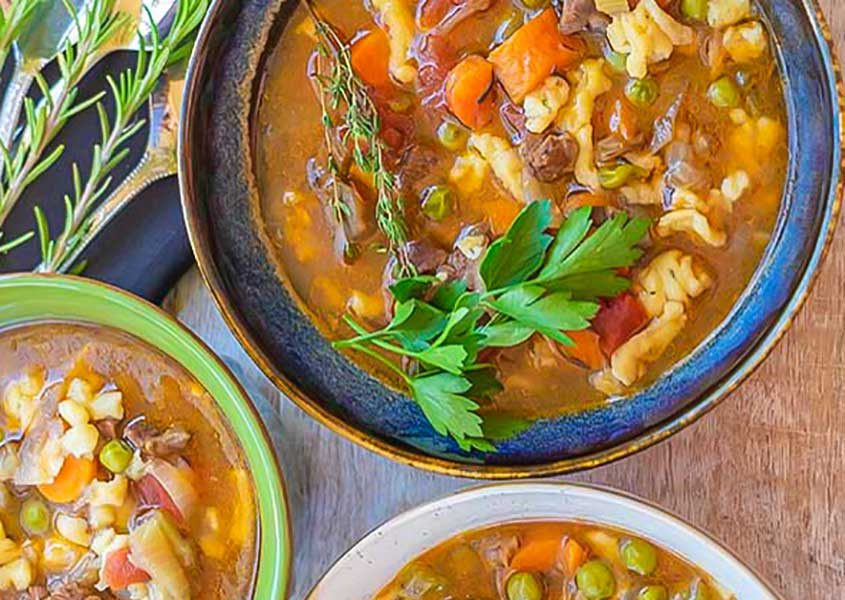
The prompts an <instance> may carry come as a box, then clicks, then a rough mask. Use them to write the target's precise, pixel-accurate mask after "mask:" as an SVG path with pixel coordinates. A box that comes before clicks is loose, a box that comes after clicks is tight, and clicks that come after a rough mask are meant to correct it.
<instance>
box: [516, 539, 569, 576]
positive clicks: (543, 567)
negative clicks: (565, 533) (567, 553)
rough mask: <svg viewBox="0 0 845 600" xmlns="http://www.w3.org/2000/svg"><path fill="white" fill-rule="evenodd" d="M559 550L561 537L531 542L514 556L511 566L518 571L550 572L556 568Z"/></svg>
mask: <svg viewBox="0 0 845 600" xmlns="http://www.w3.org/2000/svg"><path fill="white" fill-rule="evenodd" d="M559 550H560V537H559V536H554V537H543V538H538V539H535V540H530V541H529V542H528V543H527V544H525V545H524V546H523V547H522V548H520V549H519V552H517V553H516V554H515V555H514V557H513V560H512V561H511V565H510V566H511V567H512V568H513V569H516V570H517V571H549V570H551V569H552V568H553V567H554V566H555V562H556V561H557V553H558V551H559Z"/></svg>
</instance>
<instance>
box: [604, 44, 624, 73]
mask: <svg viewBox="0 0 845 600" xmlns="http://www.w3.org/2000/svg"><path fill="white" fill-rule="evenodd" d="M604 58H605V60H606V61H607V64H609V65H610V68H611V69H613V70H614V71H616V72H617V73H627V72H628V55H627V54H622V53H621V52H617V51H616V50H614V49H613V48H611V47H610V46H605V48H604Z"/></svg>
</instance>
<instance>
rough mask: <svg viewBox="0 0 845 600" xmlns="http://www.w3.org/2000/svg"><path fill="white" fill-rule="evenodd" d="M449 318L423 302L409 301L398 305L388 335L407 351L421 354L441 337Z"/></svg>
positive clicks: (387, 330) (388, 327) (388, 328)
mask: <svg viewBox="0 0 845 600" xmlns="http://www.w3.org/2000/svg"><path fill="white" fill-rule="evenodd" d="M448 320H449V317H448V316H447V315H446V313H444V312H443V311H440V310H437V309H436V308H434V307H433V306H431V305H430V304H426V303H425V302H422V301H421V300H408V301H407V302H403V303H401V304H398V305H396V312H395V314H394V316H393V320H392V321H391V322H390V325H388V326H387V329H386V331H385V333H386V334H388V335H391V336H394V337H396V338H397V339H398V340H399V342H400V343H401V344H402V346H404V347H405V348H406V349H407V350H412V351H414V352H419V351H421V350H424V349H425V348H427V347H428V342H429V341H431V340H432V339H434V338H435V337H437V336H438V335H440V333H441V332H442V331H443V328H444V327H446V323H447V322H448Z"/></svg>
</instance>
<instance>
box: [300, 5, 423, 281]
mask: <svg viewBox="0 0 845 600" xmlns="http://www.w3.org/2000/svg"><path fill="white" fill-rule="evenodd" d="M306 6H307V7H308V10H309V12H310V14H311V17H312V19H313V20H314V23H315V26H316V30H317V34H318V35H319V37H320V45H319V46H318V61H322V60H327V61H329V62H330V73H329V74H328V75H327V74H326V73H324V72H322V69H321V66H322V65H321V64H320V63H318V68H317V73H315V74H314V78H315V81H316V82H317V85H318V87H319V95H320V104H321V108H322V125H323V129H324V137H325V145H326V151H327V153H328V168H329V171H330V172H331V173H332V176H333V179H334V182H335V187H334V190H333V194H332V210H333V212H334V215H335V217H336V218H337V220H338V222H339V223H342V222H343V219H344V218H346V214H347V213H348V207H346V206H345V205H343V203H342V202H341V199H340V194H339V192H338V189H337V183H336V182H337V178H338V177H340V176H341V175H342V174H341V165H342V164H343V163H344V162H345V161H344V160H343V157H341V156H338V150H337V148H336V147H335V144H334V143H333V141H332V135H333V134H332V129H333V128H337V129H338V130H342V131H343V135H342V137H341V145H342V146H343V147H344V148H346V147H348V146H349V145H351V146H352V159H353V160H354V161H355V164H356V165H357V166H358V168H359V169H361V170H362V171H363V172H364V173H368V174H370V175H372V177H373V185H374V187H375V190H376V194H377V201H376V222H377V224H378V227H379V229H380V230H381V231H382V233H384V236H385V238H387V244H388V251H389V252H390V254H391V255H392V256H393V257H395V258H396V260H397V273H396V275H397V276H399V277H406V276H409V275H413V274H414V273H415V269H414V266H413V264H411V262H410V261H409V260H408V257H407V254H406V252H405V245H406V243H407V241H408V226H407V224H406V223H405V207H404V199H403V198H402V195H401V193H400V192H399V190H398V189H397V185H396V177H395V175H394V174H393V173H392V172H391V171H390V169H389V168H388V167H387V165H386V164H385V158H384V157H385V153H386V150H385V145H384V142H383V141H382V139H381V137H380V136H379V132H380V131H381V119H380V117H379V113H378V109H377V108H376V105H375V103H374V102H373V100H372V98H371V97H370V94H369V92H368V90H367V86H366V85H365V84H364V82H363V81H361V79H360V78H359V77H358V75H357V74H356V73H355V71H354V69H353V68H352V56H351V53H350V50H349V45H348V44H347V43H346V42H344V41H343V40H342V39H341V37H340V36H339V35H338V33H337V31H336V30H335V29H334V27H332V26H331V25H330V24H329V23H328V22H327V21H326V20H325V19H323V18H322V17H321V16H320V15H319V14H318V13H317V11H316V10H315V8H314V6H313V5H312V4H311V2H306ZM333 113H334V114H338V117H337V122H336V119H335V118H333V116H332V114H333Z"/></svg>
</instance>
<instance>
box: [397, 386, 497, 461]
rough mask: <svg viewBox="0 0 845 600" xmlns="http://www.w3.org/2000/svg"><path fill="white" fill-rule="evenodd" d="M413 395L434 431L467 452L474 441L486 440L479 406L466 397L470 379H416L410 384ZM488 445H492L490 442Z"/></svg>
mask: <svg viewBox="0 0 845 600" xmlns="http://www.w3.org/2000/svg"><path fill="white" fill-rule="evenodd" d="M409 386H410V389H411V394H412V395H413V397H414V400H416V402H417V404H419V406H420V408H421V409H422V411H423V413H424V414H425V416H426V418H427V419H428V420H429V421H430V422H431V425H432V427H434V430H435V431H437V433H439V434H440V435H450V436H452V437H453V438H454V439H455V441H456V442H458V444H459V445H460V446H461V448H463V449H464V450H470V449H472V448H473V447H477V446H474V445H473V442H472V441H471V440H472V439H473V438H479V439H480V438H483V437H484V431H483V430H482V429H481V423H482V422H483V419H482V418H481V417H480V416H479V415H478V413H477V411H478V404H476V403H475V402H473V401H472V400H470V399H469V398H467V397H466V396H465V394H466V393H467V392H468V391H469V390H470V388H472V384H471V383H470V381H469V380H467V379H466V378H464V377H460V376H458V375H452V374H451V373H438V374H435V375H423V376H419V377H414V378H413V379H411V380H410V383H409ZM487 444H488V445H489V442H487Z"/></svg>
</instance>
